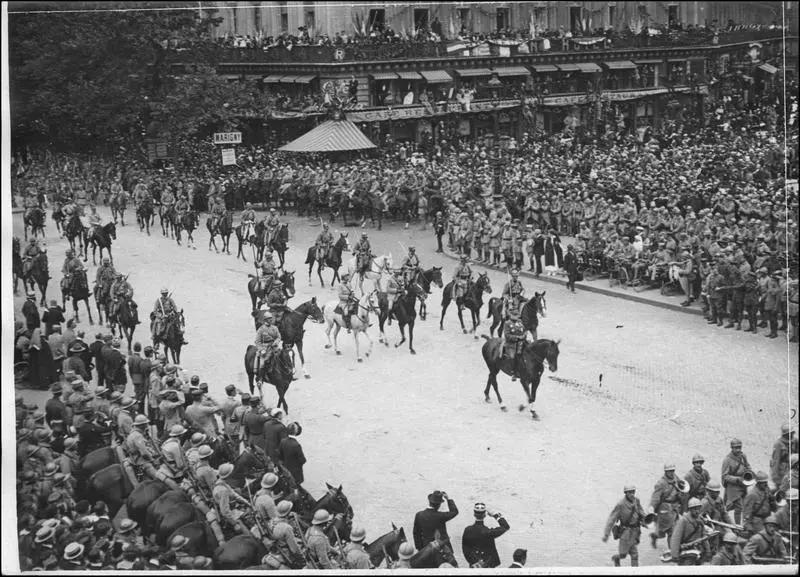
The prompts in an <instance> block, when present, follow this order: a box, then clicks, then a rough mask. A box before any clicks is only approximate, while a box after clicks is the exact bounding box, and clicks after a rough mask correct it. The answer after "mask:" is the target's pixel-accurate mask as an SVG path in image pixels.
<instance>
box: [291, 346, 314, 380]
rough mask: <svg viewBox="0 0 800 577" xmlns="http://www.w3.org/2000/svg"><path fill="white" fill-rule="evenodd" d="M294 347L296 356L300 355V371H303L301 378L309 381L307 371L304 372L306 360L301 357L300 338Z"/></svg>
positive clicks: (309, 376)
mask: <svg viewBox="0 0 800 577" xmlns="http://www.w3.org/2000/svg"><path fill="white" fill-rule="evenodd" d="M294 345H295V346H296V347H297V354H298V355H300V369H301V370H302V371H303V376H304V377H305V378H307V379H310V378H311V375H309V374H308V371H306V359H305V357H304V356H303V339H302V337H301V338H300V340H299V341H297V342H296V343H295V344H294Z"/></svg>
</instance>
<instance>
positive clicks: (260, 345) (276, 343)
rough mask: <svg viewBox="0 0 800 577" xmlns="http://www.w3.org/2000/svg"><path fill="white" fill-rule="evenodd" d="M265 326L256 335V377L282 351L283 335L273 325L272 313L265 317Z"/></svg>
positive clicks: (254, 369)
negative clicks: (262, 367) (263, 366)
mask: <svg viewBox="0 0 800 577" xmlns="http://www.w3.org/2000/svg"><path fill="white" fill-rule="evenodd" d="M263 319H264V324H262V325H261V326H260V327H259V328H258V332H257V333H256V340H255V345H256V347H257V349H258V350H257V351H256V356H255V358H254V360H253V372H254V373H255V375H256V377H258V376H259V371H260V370H261V366H262V365H264V364H266V366H267V367H269V363H270V362H271V361H272V359H273V357H274V356H275V355H276V354H277V353H278V351H280V349H281V346H280V341H281V334H280V332H278V327H276V326H275V325H274V324H273V320H274V319H273V316H272V313H271V312H269V311H267V312H265V313H264V316H263Z"/></svg>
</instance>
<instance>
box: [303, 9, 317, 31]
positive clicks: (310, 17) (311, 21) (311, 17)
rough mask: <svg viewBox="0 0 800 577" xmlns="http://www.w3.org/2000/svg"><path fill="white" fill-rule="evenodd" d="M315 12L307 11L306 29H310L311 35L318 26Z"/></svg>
mask: <svg viewBox="0 0 800 577" xmlns="http://www.w3.org/2000/svg"><path fill="white" fill-rule="evenodd" d="M315 16H316V15H315V14H314V11H313V10H306V28H308V33H309V34H311V31H312V30H313V29H314V27H315V26H316V24H317V23H316V18H315Z"/></svg>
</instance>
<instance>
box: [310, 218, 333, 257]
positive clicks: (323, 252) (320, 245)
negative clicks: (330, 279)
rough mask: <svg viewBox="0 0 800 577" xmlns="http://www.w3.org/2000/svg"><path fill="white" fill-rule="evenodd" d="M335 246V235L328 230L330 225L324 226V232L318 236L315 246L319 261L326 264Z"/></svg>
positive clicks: (325, 224)
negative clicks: (332, 246)
mask: <svg viewBox="0 0 800 577" xmlns="http://www.w3.org/2000/svg"><path fill="white" fill-rule="evenodd" d="M332 244H333V235H332V234H331V233H330V231H329V230H328V223H327V222H326V223H324V224H323V225H322V231H321V232H320V233H319V234H318V235H317V240H316V242H315V244H314V245H315V246H316V247H317V261H319V262H322V263H324V262H325V259H326V258H327V257H328V253H329V252H330V250H331V245H332Z"/></svg>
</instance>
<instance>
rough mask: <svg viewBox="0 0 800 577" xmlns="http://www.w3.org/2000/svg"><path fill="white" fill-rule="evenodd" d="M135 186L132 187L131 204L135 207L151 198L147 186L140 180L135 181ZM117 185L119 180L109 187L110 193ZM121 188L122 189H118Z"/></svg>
mask: <svg viewBox="0 0 800 577" xmlns="http://www.w3.org/2000/svg"><path fill="white" fill-rule="evenodd" d="M136 181H137V182H136V186H134V187H133V202H134V204H136V206H139V203H140V202H142V201H143V200H144V199H146V198H152V195H151V194H150V190H149V189H148V188H147V185H146V184H145V183H144V180H143V179H142V178H137V179H136ZM118 183H119V180H117V182H115V183H114V184H112V185H111V192H112V193H113V192H114V186H115V185H117V184H118ZM120 188H122V187H120Z"/></svg>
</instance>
